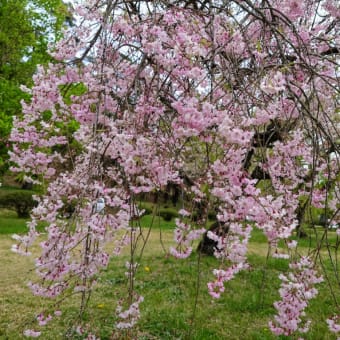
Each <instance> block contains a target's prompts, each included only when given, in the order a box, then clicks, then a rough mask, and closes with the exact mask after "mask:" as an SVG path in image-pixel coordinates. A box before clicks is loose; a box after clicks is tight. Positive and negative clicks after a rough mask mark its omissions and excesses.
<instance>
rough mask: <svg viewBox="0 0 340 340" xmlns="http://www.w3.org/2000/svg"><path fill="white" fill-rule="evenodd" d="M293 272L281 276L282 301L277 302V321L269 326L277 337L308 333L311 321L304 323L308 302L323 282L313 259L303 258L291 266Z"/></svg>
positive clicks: (275, 304)
mask: <svg viewBox="0 0 340 340" xmlns="http://www.w3.org/2000/svg"><path fill="white" fill-rule="evenodd" d="M289 267H290V269H291V272H290V273H289V274H288V275H284V274H280V276H279V277H280V279H281V281H282V283H281V287H280V290H279V293H280V296H281V301H278V302H275V303H274V307H275V308H276V310H277V313H278V314H277V315H275V320H274V321H270V323H269V326H270V329H271V330H272V332H273V333H274V334H276V335H281V334H284V335H287V336H289V335H292V334H293V333H294V332H296V331H298V332H301V333H306V332H308V330H309V326H310V321H305V322H304V321H303V318H304V316H305V309H306V307H307V304H308V300H310V299H313V298H314V297H315V296H316V295H317V293H318V291H317V289H316V288H315V287H314V286H315V284H317V283H320V282H322V281H323V278H322V277H321V276H317V272H316V270H315V269H313V267H314V264H313V261H312V260H311V258H309V257H301V258H300V259H299V261H298V262H293V263H291V264H290V265H289Z"/></svg>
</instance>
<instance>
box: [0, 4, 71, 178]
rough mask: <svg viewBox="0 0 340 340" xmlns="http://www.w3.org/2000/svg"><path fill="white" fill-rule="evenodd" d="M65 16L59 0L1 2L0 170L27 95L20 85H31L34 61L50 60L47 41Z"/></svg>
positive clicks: (57, 34)
mask: <svg viewBox="0 0 340 340" xmlns="http://www.w3.org/2000/svg"><path fill="white" fill-rule="evenodd" d="M66 16H67V6H66V5H65V4H64V3H63V2H62V0H32V1H26V0H23V1H21V0H20V1H19V0H1V2H0V21H1V26H0V136H1V137H0V174H1V173H3V172H4V171H5V170H6V169H7V168H8V165H6V164H5V161H6V160H7V158H8V157H7V151H8V148H9V142H8V137H9V134H10V131H11V128H12V118H13V116H17V115H19V114H20V113H21V104H20V101H21V100H22V99H26V100H27V99H28V95H27V94H25V93H24V92H22V91H21V90H20V85H26V86H30V85H32V76H33V74H34V73H35V71H36V67H37V65H38V64H47V63H48V62H51V61H52V60H53V58H51V56H50V55H49V54H48V53H47V49H48V44H49V43H53V42H55V41H56V40H57V39H58V38H59V37H60V34H61V28H62V25H63V23H64V21H65V17H66Z"/></svg>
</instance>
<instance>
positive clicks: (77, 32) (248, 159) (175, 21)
mask: <svg viewBox="0 0 340 340" xmlns="http://www.w3.org/2000/svg"><path fill="white" fill-rule="evenodd" d="M75 11H76V13H77V14H78V15H79V16H80V17H81V18H82V20H80V21H79V24H78V25H76V26H75V27H72V29H70V30H69V31H68V32H66V34H65V36H64V39H62V40H61V41H60V42H58V43H57V44H56V45H55V46H54V48H53V50H52V55H53V57H54V58H55V59H56V60H58V61H59V63H56V64H53V65H49V67H47V68H40V69H39V72H38V73H37V75H36V76H35V82H34V87H33V88H32V100H31V101H28V102H26V103H23V112H24V115H23V117H22V118H20V119H16V120H15V124H14V128H13V130H12V134H11V140H12V141H13V142H14V143H15V145H14V147H13V152H11V160H12V161H13V162H15V163H16V167H15V168H14V169H13V170H16V171H25V172H26V173H27V174H28V175H31V176H33V175H34V176H38V178H39V179H40V181H43V180H44V181H49V185H48V190H47V193H46V195H45V196H44V197H43V198H41V199H39V205H38V206H37V208H35V209H34V210H33V214H32V222H31V223H30V231H29V234H28V236H25V237H18V240H19V244H18V245H17V246H15V247H14V248H13V249H14V250H15V251H17V252H23V253H25V250H26V248H27V246H29V245H30V244H31V243H32V242H33V241H34V239H35V237H36V236H37V232H36V229H35V226H36V225H37V222H38V221H45V222H46V223H47V224H48V227H47V231H48V240H47V241H46V242H43V243H42V244H41V247H42V256H41V257H40V258H39V260H38V262H37V271H38V272H39V275H40V276H41V277H42V278H43V282H40V283H33V284H32V285H31V288H32V290H33V292H34V294H36V295H42V296H47V297H54V298H55V297H56V296H63V294H66V295H67V294H70V292H72V293H73V292H74V291H76V292H79V293H80V297H81V313H80V314H82V313H83V312H84V310H85V308H86V305H87V301H88V299H89V297H90V295H91V290H92V286H93V284H94V283H95V282H96V278H97V275H98V274H99V272H100V269H101V268H104V267H106V266H107V264H108V261H109V259H110V255H111V254H112V253H115V254H118V253H119V249H121V248H122V247H123V246H124V245H127V244H129V246H130V247H129V249H130V261H129V263H127V274H126V275H127V277H128V279H129V289H128V296H127V297H126V303H127V305H128V307H127V310H124V309H123V306H119V308H118V311H119V312H118V317H119V318H121V321H119V322H117V325H116V327H117V328H122V329H126V328H131V327H133V326H134V325H135V323H136V322H137V319H138V317H139V304H140V302H141V301H142V298H141V297H140V296H139V294H138V293H137V292H136V291H135V287H134V276H135V274H136V271H137V267H138V266H137V264H136V258H137V257H138V256H137V255H138V254H137V249H139V248H138V244H139V243H141V242H146V240H147V236H145V235H144V234H143V230H142V228H141V227H140V224H139V220H138V216H140V214H139V205H138V201H139V198H140V195H142V194H145V193H149V192H154V193H160V192H162V191H163V190H164V188H166V186H167V185H168V184H169V183H175V184H177V185H179V187H180V188H181V191H182V193H183V196H185V197H186V200H184V201H183V207H182V209H180V211H179V212H178V213H179V215H180V217H179V218H178V219H177V220H176V227H175V230H174V240H175V244H174V246H173V247H171V248H170V249H169V254H171V255H173V256H175V257H177V258H180V259H183V258H186V257H188V256H190V254H191V252H192V249H193V248H192V243H193V241H194V240H195V239H197V238H199V237H201V235H202V234H204V233H205V232H206V231H207V228H208V219H207V216H208V212H209V211H210V210H215V209H216V211H217V219H218V221H219V223H220V224H221V225H223V226H227V227H225V228H224V230H222V232H221V231H219V230H217V231H216V232H215V231H210V232H207V237H209V238H210V239H211V240H213V241H215V242H216V247H215V249H214V255H215V256H216V257H217V258H218V259H219V260H220V266H219V267H218V268H216V269H215V270H214V271H213V276H212V279H211V282H209V284H208V291H209V293H210V295H211V296H212V297H213V298H218V297H219V296H220V295H221V294H222V293H223V291H224V284H225V282H227V281H229V280H231V279H232V278H233V277H234V276H235V275H236V274H237V273H238V272H240V271H241V270H244V269H246V268H248V267H249V266H248V263H247V245H248V240H249V238H250V237H251V233H252V230H253V228H257V229H260V230H262V231H263V233H264V235H265V236H266V237H267V240H268V256H273V257H274V258H275V257H284V258H287V259H290V266H289V267H290V273H289V275H287V276H285V275H281V276H280V279H281V280H282V285H281V290H280V296H281V301H280V302H278V303H276V304H275V308H276V309H277V315H276V316H275V318H274V320H273V322H271V323H270V328H271V330H272V332H274V333H275V334H276V335H281V334H284V335H291V334H293V333H294V332H300V333H303V332H306V331H308V327H309V323H308V321H307V320H305V317H304V315H305V314H304V310H305V308H306V306H307V304H308V301H309V300H310V299H311V298H314V297H315V296H316V295H317V290H316V288H315V287H314V286H315V285H316V284H317V283H319V282H321V280H322V277H321V276H320V274H319V273H318V272H317V268H316V267H315V263H316V262H317V260H320V261H321V260H322V258H323V256H324V254H325V253H327V255H328V256H330V257H331V258H332V256H337V250H338V247H339V242H337V243H336V244H334V245H330V244H329V243H328V242H326V241H325V240H327V237H326V236H324V237H322V238H321V240H320V241H318V244H317V246H316V248H315V249H314V251H313V252H310V253H309V254H308V255H305V254H304V255H301V254H299V252H298V251H296V247H297V243H296V242H292V241H291V239H290V238H291V235H292V232H293V231H294V230H295V228H296V226H297V225H298V218H299V216H298V215H299V206H300V204H301V203H300V202H301V201H303V204H306V206H308V207H310V208H311V209H313V208H323V209H329V210H331V211H332V221H333V222H339V218H340V217H339V193H340V191H339V182H338V174H339V170H340V166H339V153H340V150H339V145H338V143H337V141H338V139H339V135H340V134H339V132H340V131H339V112H338V109H337V107H338V101H339V93H338V88H339V78H338V54H339V40H338V37H337V30H338V25H339V9H338V7H337V4H336V3H335V2H333V1H313V0H308V1H301V2H297V1H294V0H286V1H276V0H273V1H248V0H245V1H217V0H216V1H215V0H210V1H153V2H150V1H115V2H112V1H110V2H107V1H100V0H99V1H98V0H96V1H89V2H86V5H85V4H84V5H79V6H78V7H76V9H75ZM74 86H76V87H77V86H81V87H83V88H85V90H84V91H83V92H81V93H78V94H77V95H71V96H68V94H69V92H68V91H69V89H70V88H74ZM65 98H69V99H70V101H66V100H65ZM47 113H48V114H47ZM72 119H76V120H77V121H78V123H79V129H78V130H77V131H76V132H75V133H74V138H75V139H76V140H77V142H78V143H79V144H81V150H80V152H79V153H77V154H71V153H68V152H66V153H65V152H60V150H61V149H63V148H62V146H64V150H67V149H68V146H69V145H68V144H69V140H68V138H67V136H65V134H64V132H63V131H62V130H61V129H60V124H65V123H68V122H70V121H72ZM65 162H68V164H70V165H71V166H70V167H67V168H66V170H65V169H63V168H62V164H63V163H65ZM36 178H37V177H32V180H33V181H36ZM260 179H261V181H260ZM323 179H327V183H331V185H329V186H327V185H326V186H320V185H319V184H320V180H323ZM159 196H160V195H159ZM159 196H158V195H154V197H155V198H157V197H159ZM99 198H104V200H105V204H106V208H105V210H104V213H98V212H97V211H96V208H95V207H96V203H97V201H98V199H99ZM71 203H72V204H73V205H75V212H74V215H73V218H72V221H65V220H64V219H62V218H60V217H61V216H63V211H64V210H63V209H65V206H66V205H67V204H71ZM197 209H199V210H200V218H199V219H198V220H195V221H194V219H193V214H194V212H195V211H197ZM304 209H305V208H304ZM156 212H157V211H156V210H155V213H156ZM136 216H137V218H136ZM151 227H152V225H151V226H150V228H151ZM311 227H315V225H313V223H312V224H311ZM223 231H224V232H223ZM325 235H327V230H325ZM127 240H128V241H127ZM113 241H115V243H114V242H113ZM113 244H114V246H113ZM117 245H118V246H117ZM144 246H145V245H144ZM144 246H142V247H141V248H142V249H144ZM110 247H111V250H108V249H110ZM323 247H324V248H326V249H327V252H322V251H321V249H322V248H323ZM112 248H113V249H112ZM117 249H118V250H117ZM334 249H335V253H334V252H333V250H334ZM333 262H334V263H338V262H337V261H333ZM337 269H338V268H337V264H335V265H334V270H335V272H336V271H337ZM334 296H335V294H334ZM335 299H336V297H335ZM292 301H294V303H292ZM337 305H338V304H337V303H336V302H335V306H337ZM335 313H338V310H335Z"/></svg>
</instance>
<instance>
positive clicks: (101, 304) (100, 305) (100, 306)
mask: <svg viewBox="0 0 340 340" xmlns="http://www.w3.org/2000/svg"><path fill="white" fill-rule="evenodd" d="M97 307H98V308H104V307H105V305H104V304H103V303H99V304H98V305H97Z"/></svg>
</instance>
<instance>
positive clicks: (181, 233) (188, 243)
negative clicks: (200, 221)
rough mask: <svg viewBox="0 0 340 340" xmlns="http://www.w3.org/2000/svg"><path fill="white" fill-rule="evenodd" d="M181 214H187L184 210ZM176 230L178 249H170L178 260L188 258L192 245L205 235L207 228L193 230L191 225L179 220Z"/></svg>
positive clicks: (175, 238)
mask: <svg viewBox="0 0 340 340" xmlns="http://www.w3.org/2000/svg"><path fill="white" fill-rule="evenodd" d="M181 213H182V214H183V213H184V214H185V213H187V212H184V211H183V210H182V211H181ZM175 223H176V228H175V231H174V241H175V242H176V244H177V246H176V248H174V247H170V254H171V255H173V256H174V257H176V258H178V259H185V258H187V257H188V256H189V255H190V254H191V252H192V243H193V241H194V240H197V239H198V238H200V236H201V235H202V234H204V233H205V228H201V229H191V226H190V224H186V223H184V222H182V221H181V220H180V219H179V218H176V220H175Z"/></svg>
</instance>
